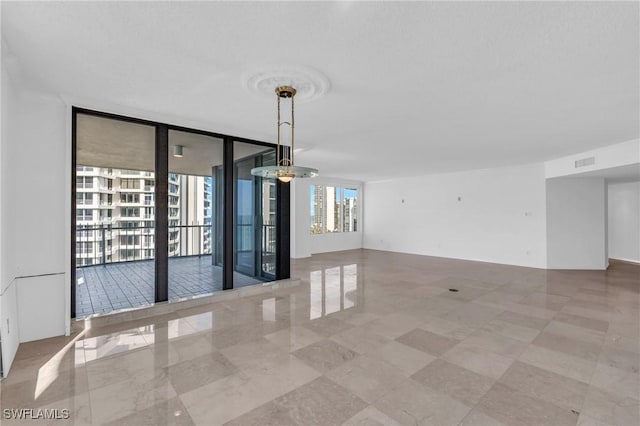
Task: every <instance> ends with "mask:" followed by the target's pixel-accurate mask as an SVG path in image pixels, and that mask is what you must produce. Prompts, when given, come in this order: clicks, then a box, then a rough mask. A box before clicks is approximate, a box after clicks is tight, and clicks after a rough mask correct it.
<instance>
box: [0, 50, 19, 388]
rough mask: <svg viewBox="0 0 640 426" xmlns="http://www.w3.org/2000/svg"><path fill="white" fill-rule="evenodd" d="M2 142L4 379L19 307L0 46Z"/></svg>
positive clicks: (8, 93) (0, 329)
mask: <svg viewBox="0 0 640 426" xmlns="http://www.w3.org/2000/svg"><path fill="white" fill-rule="evenodd" d="M2 58H3V61H2V84H1V87H2V123H1V126H0V127H1V128H2V139H0V340H1V342H2V353H1V354H0V355H1V356H2V364H3V370H4V375H5V376H6V375H7V373H8V372H9V369H10V368H11V363H12V362H13V358H14V357H15V354H16V351H17V350H18V345H19V342H20V335H19V332H18V307H17V292H16V284H15V276H16V271H15V260H14V259H15V257H14V255H15V253H14V251H13V249H12V242H13V240H14V239H15V233H16V230H15V229H14V228H13V226H12V225H11V224H12V223H13V222H14V221H15V216H14V214H15V212H16V209H14V208H13V206H12V204H11V203H10V202H9V201H10V200H12V199H13V198H14V197H15V185H12V184H10V182H12V181H11V180H10V179H11V176H10V175H9V170H10V167H11V166H10V161H9V159H10V158H12V154H13V153H12V150H13V149H14V148H15V147H14V146H13V144H12V134H13V129H14V126H13V124H14V118H15V115H16V114H15V110H14V108H13V106H14V105H15V103H16V96H15V93H14V90H13V84H12V81H11V80H10V78H9V74H8V72H7V70H6V69H5V64H6V61H5V60H4V59H5V46H4V45H3V46H2Z"/></svg>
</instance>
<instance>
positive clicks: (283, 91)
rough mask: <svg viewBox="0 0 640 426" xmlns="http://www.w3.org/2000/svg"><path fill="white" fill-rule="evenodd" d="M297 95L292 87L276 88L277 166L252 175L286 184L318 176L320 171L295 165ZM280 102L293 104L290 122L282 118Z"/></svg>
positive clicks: (261, 168) (256, 171)
mask: <svg viewBox="0 0 640 426" xmlns="http://www.w3.org/2000/svg"><path fill="white" fill-rule="evenodd" d="M295 95H296V89H294V88H293V87H291V86H280V87H277V88H276V99H277V100H278V148H277V151H276V165H275V166H265V167H256V168H254V169H251V174H252V175H254V176H261V177H265V178H277V179H278V180H279V181H281V182H285V183H287V182H291V179H293V178H311V177H315V176H318V169H312V168H311V167H301V166H296V165H294V163H293V155H294V129H295V125H294V116H293V109H294V108H293V97H294V96H295ZM280 100H285V101H290V102H291V115H290V119H289V121H283V120H282V119H281V117H280ZM282 126H285V127H288V129H286V130H285V131H282V129H281V128H282ZM287 130H288V131H287Z"/></svg>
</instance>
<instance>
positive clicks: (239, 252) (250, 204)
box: [234, 142, 277, 286]
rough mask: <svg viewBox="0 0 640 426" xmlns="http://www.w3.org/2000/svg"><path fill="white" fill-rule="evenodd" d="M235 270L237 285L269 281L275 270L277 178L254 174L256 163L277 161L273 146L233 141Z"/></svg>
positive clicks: (261, 164)
mask: <svg viewBox="0 0 640 426" xmlns="http://www.w3.org/2000/svg"><path fill="white" fill-rule="evenodd" d="M234 157H235V160H234V188H235V198H234V234H235V237H236V238H235V245H234V260H235V261H234V270H235V271H236V272H238V273H240V275H236V276H235V280H234V282H235V285H236V286H238V285H245V284H246V283H250V282H251V280H253V281H254V282H255V280H260V281H269V280H273V279H274V278H275V274H276V229H277V226H276V206H277V191H276V181H275V179H265V178H261V177H257V176H253V175H251V169H253V168H254V167H262V166H271V165H275V161H276V160H275V158H276V151H275V148H273V147H264V146H255V145H250V144H247V143H241V142H236V143H235V145H234Z"/></svg>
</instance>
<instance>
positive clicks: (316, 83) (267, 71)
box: [244, 65, 331, 103]
mask: <svg viewBox="0 0 640 426" xmlns="http://www.w3.org/2000/svg"><path fill="white" fill-rule="evenodd" d="M282 86H289V87H295V88H296V102H297V103H301V102H310V101H314V100H316V99H319V98H321V97H322V96H324V95H325V94H326V93H327V92H328V91H329V89H330V88H331V84H330V82H329V79H328V78H327V77H325V76H324V75H323V74H322V73H320V72H319V71H316V70H314V69H313V68H309V67H303V66H300V65H276V66H271V67H265V68H263V69H261V70H258V71H255V72H252V73H249V74H245V77H244V87H245V88H246V89H247V90H249V91H250V92H253V93H257V94H259V95H262V96H268V97H272V96H273V88H274V87H282Z"/></svg>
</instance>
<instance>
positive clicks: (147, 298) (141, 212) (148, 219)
mask: <svg viewBox="0 0 640 426" xmlns="http://www.w3.org/2000/svg"><path fill="white" fill-rule="evenodd" d="M76 137H77V145H76V159H77V168H76V175H77V177H76V259H75V261H76V268H77V269H76V316H77V317H78V318H82V317H86V316H88V315H92V314H98V313H107V312H112V311H116V310H120V309H127V308H135V307H140V306H146V305H151V304H153V303H154V300H155V268H154V262H153V259H154V219H153V211H152V210H151V211H149V210H147V209H146V208H145V207H146V206H145V204H144V200H146V199H147V198H148V197H151V199H153V194H154V189H155V178H154V161H155V160H154V159H155V128H154V127H153V126H146V125H141V124H134V123H129V122H125V121H120V120H114V119H109V118H103V117H97V116H93V115H88V114H78V116H77V125H76ZM151 209H152V207H151Z"/></svg>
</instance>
